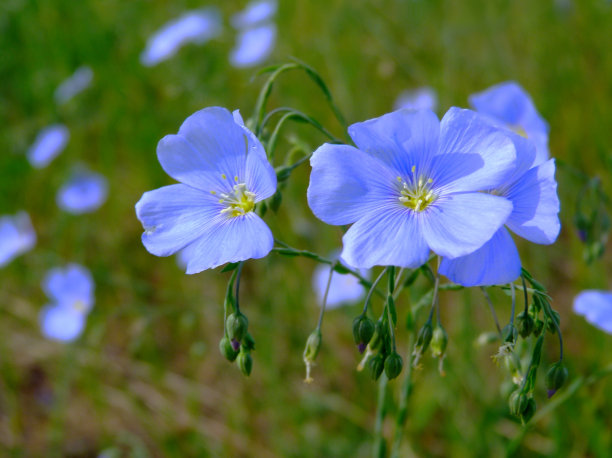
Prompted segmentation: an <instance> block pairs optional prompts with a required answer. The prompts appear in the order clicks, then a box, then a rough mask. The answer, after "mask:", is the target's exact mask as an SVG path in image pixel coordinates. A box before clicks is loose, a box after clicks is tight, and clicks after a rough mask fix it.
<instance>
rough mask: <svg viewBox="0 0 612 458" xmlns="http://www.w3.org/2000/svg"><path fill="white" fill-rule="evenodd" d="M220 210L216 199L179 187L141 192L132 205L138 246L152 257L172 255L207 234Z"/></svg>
mask: <svg viewBox="0 0 612 458" xmlns="http://www.w3.org/2000/svg"><path fill="white" fill-rule="evenodd" d="M223 208H224V207H223V205H222V204H220V203H219V201H218V197H216V196H214V195H212V194H210V193H206V192H202V191H200V190H198V189H194V188H191V187H189V186H186V185H182V184H175V185H170V186H164V187H163V188H159V189H155V190H154V191H149V192H145V193H144V194H143V195H142V197H141V199H140V200H139V201H138V203H137V204H136V216H137V217H138V219H139V220H140V222H141V223H142V225H143V227H144V229H145V232H144V233H143V234H142V243H143V244H144V246H145V248H146V249H147V250H148V251H149V253H151V254H154V255H156V256H169V255H171V254H173V253H176V252H177V251H178V250H180V249H182V248H183V247H185V246H186V245H188V244H189V243H191V242H193V241H194V240H195V239H197V238H198V237H199V236H200V235H201V234H203V233H204V232H206V231H208V229H209V228H210V227H211V226H213V225H214V224H215V221H216V219H219V218H221V217H222V216H223V215H222V214H221V210H223Z"/></svg>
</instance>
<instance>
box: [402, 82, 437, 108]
mask: <svg viewBox="0 0 612 458" xmlns="http://www.w3.org/2000/svg"><path fill="white" fill-rule="evenodd" d="M393 107H394V109H395V110H399V109H400V108H410V109H411V110H431V111H436V108H437V107H438V96H437V94H436V91H434V90H433V89H432V88H430V87H420V88H418V89H413V90H408V91H403V92H402V93H400V95H399V96H398V97H397V99H396V100H395V104H394V105H393Z"/></svg>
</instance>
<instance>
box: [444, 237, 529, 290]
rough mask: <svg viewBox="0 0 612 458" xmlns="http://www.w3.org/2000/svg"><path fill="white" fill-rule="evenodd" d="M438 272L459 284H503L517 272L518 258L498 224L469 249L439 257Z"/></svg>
mask: <svg viewBox="0 0 612 458" xmlns="http://www.w3.org/2000/svg"><path fill="white" fill-rule="evenodd" d="M439 272H440V274H442V275H445V276H446V277H448V278H449V279H450V280H451V281H453V282H455V283H457V284H459V285H463V286H488V285H503V284H505V283H510V282H513V281H514V280H516V279H517V278H518V277H519V276H520V275H521V260H520V258H519V254H518V251H517V249H516V245H515V244H514V241H513V240H512V236H511V235H510V234H509V233H508V231H507V230H506V228H504V227H502V228H501V229H500V230H498V231H497V232H496V233H495V235H493V237H492V238H491V240H489V241H488V242H487V243H485V244H484V245H483V246H482V247H480V248H479V249H477V250H476V251H474V252H473V253H471V254H468V255H467V256H461V257H459V258H455V259H448V258H443V259H442V263H441V264H440V269H439Z"/></svg>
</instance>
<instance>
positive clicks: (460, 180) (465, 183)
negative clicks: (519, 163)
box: [432, 107, 516, 192]
mask: <svg viewBox="0 0 612 458" xmlns="http://www.w3.org/2000/svg"><path fill="white" fill-rule="evenodd" d="M440 154H441V155H449V157H447V158H445V159H446V163H445V164H444V166H441V165H435V166H434V165H432V170H433V171H434V172H435V174H436V177H435V178H434V186H436V187H439V186H442V187H444V189H445V190H446V191H447V192H461V191H483V190H489V189H493V188H495V187H497V186H499V185H500V184H503V180H504V178H506V177H507V176H508V174H509V173H510V172H511V170H513V168H514V163H515V159H516V152H515V148H514V144H513V143H512V140H511V139H510V138H509V137H508V135H506V134H505V132H504V131H502V130H500V129H498V128H496V127H494V126H492V125H491V124H489V123H488V122H486V121H485V120H484V119H483V118H482V117H481V116H480V115H478V113H475V112H473V111H471V110H464V109H460V108H456V107H452V108H451V109H450V110H448V111H447V112H446V114H445V115H444V118H442V121H441V123H440ZM457 154H460V155H461V156H453V155H457ZM472 155H478V156H480V158H481V162H480V164H479V163H478V162H477V161H475V160H465V159H462V158H466V157H468V156H472ZM453 158H455V159H456V160H455V161H453ZM438 160H441V158H438ZM434 167H436V168H434Z"/></svg>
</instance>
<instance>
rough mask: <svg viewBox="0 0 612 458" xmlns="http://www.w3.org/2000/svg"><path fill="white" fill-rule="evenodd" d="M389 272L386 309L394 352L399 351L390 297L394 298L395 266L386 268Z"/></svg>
mask: <svg viewBox="0 0 612 458" xmlns="http://www.w3.org/2000/svg"><path fill="white" fill-rule="evenodd" d="M386 270H387V271H388V273H389V275H388V279H389V287H388V290H387V303H386V304H385V309H386V311H387V321H388V322H389V334H390V335H391V342H392V344H393V353H396V352H397V347H396V346H395V329H394V325H393V317H392V316H391V307H389V298H391V299H390V300H393V291H394V290H395V267H394V266H389V267H387V269H386Z"/></svg>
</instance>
